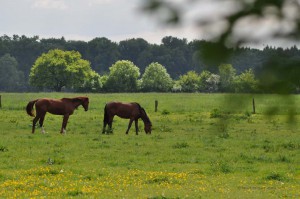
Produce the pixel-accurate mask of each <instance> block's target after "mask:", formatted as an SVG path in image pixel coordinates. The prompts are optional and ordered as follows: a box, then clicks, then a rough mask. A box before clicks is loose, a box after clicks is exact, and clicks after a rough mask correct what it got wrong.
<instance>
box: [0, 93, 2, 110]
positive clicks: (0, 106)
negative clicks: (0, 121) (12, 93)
mask: <svg viewBox="0 0 300 199" xmlns="http://www.w3.org/2000/svg"><path fill="white" fill-rule="evenodd" d="M0 108H2V103H1V95H0Z"/></svg>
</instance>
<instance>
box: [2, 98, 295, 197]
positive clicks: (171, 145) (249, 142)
mask: <svg viewBox="0 0 300 199" xmlns="http://www.w3.org/2000/svg"><path fill="white" fill-rule="evenodd" d="M0 95H1V96H2V108H1V109H0V198H42V197H50V196H51V197H53V198H66V197H76V196H77V197H79V198H152V199H154V198H155V199H158V198H201V197H202V198H240V197H241V196H243V198H299V197H300V134H299V132H300V128H299V124H298V123H299V120H300V96H296V95H295V96H290V97H289V98H283V97H281V96H277V95H229V94H177V93H176V94H175V93H172V94H171V93H169V94H168V93H167V94H161V93H134V94H132V93H130V94H72V93H22V94H16V93H0ZM79 95H84V96H86V95H87V96H89V98H90V109H89V111H88V112H85V111H84V110H83V108H82V107H79V109H78V110H76V111H75V113H74V115H72V116H71V117H70V119H69V123H68V126H67V134H66V135H61V134H60V133H59V131H60V128H61V123H62V117H61V116H54V115H51V114H47V115H46V118H45V122H44V126H45V130H46V132H47V134H41V133H40V132H41V131H40V129H39V128H37V130H36V133H35V134H31V123H32V119H33V118H32V117H30V116H28V115H27V114H26V112H25V109H24V108H25V106H26V104H27V103H28V101H30V100H33V99H36V98H42V97H51V98H61V97H74V96H79ZM253 98H255V104H256V114H252V99H253ZM155 100H158V103H159V105H158V111H157V112H155V111H154V101H155ZM108 101H127V102H131V101H136V102H139V103H140V104H141V105H142V106H143V107H144V108H145V109H146V111H147V113H148V116H149V117H150V119H151V121H152V123H153V131H152V134H151V135H146V134H145V133H144V132H143V131H142V130H143V123H142V121H140V122H139V125H140V130H141V132H140V133H139V135H138V136H136V135H135V132H134V125H133V127H132V129H131V131H130V133H129V135H125V131H126V128H127V125H128V120H124V119H120V118H117V117H116V118H115V120H114V123H113V129H114V133H113V134H110V135H102V134H100V132H101V130H102V120H103V108H104V105H105V103H106V102H108ZM268 113H272V115H271V116H267V115H268ZM290 113H294V114H295V116H294V117H291V116H290Z"/></svg>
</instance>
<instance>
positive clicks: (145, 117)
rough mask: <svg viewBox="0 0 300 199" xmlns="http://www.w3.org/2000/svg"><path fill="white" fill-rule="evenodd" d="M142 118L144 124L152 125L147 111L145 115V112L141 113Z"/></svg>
mask: <svg viewBox="0 0 300 199" xmlns="http://www.w3.org/2000/svg"><path fill="white" fill-rule="evenodd" d="M141 119H142V120H143V122H144V125H151V122H150V119H149V118H148V116H147V115H146V113H145V115H144V114H142V115H141Z"/></svg>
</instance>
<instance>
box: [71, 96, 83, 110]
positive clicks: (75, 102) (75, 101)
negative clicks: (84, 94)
mask: <svg viewBox="0 0 300 199" xmlns="http://www.w3.org/2000/svg"><path fill="white" fill-rule="evenodd" d="M72 103H73V105H74V107H75V108H77V107H78V106H80V105H81V104H82V102H81V100H80V99H78V98H73V99H72Z"/></svg>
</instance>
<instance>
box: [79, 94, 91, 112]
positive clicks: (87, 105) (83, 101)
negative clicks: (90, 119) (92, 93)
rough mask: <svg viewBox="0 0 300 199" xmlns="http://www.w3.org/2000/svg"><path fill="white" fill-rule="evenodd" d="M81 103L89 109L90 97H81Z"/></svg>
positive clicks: (85, 108)
mask: <svg viewBox="0 0 300 199" xmlns="http://www.w3.org/2000/svg"><path fill="white" fill-rule="evenodd" d="M79 99H80V100H81V105H82V106H83V108H84V110H85V111H88V109H89V98H88V97H80V98H79Z"/></svg>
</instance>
